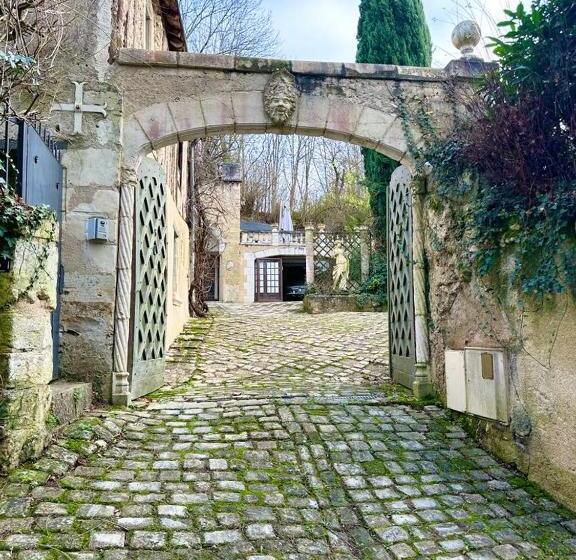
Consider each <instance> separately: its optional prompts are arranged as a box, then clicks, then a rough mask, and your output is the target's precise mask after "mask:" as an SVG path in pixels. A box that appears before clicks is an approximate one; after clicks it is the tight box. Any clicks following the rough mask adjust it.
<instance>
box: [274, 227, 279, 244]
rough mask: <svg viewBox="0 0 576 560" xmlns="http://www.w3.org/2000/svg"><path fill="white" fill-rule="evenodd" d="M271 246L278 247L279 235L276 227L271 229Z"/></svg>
mask: <svg viewBox="0 0 576 560" xmlns="http://www.w3.org/2000/svg"><path fill="white" fill-rule="evenodd" d="M272 245H274V246H276V245H280V233H279V231H278V227H277V226H274V227H273V228H272Z"/></svg>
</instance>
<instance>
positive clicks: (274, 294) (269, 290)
mask: <svg viewBox="0 0 576 560" xmlns="http://www.w3.org/2000/svg"><path fill="white" fill-rule="evenodd" d="M254 274H255V276H256V277H255V292H256V293H255V299H256V301H282V259H257V260H256V266H255V267H254Z"/></svg>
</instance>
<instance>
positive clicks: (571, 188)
mask: <svg viewBox="0 0 576 560" xmlns="http://www.w3.org/2000/svg"><path fill="white" fill-rule="evenodd" d="M506 13H507V15H508V17H509V20H508V21H505V22H503V23H502V24H500V25H501V26H502V27H504V28H507V29H509V32H508V33H506V34H505V35H504V36H503V37H502V38H500V39H497V40H494V46H495V51H496V53H497V54H498V55H499V57H500V60H499V67H498V69H497V70H496V71H494V72H493V73H491V74H489V75H487V76H486V77H484V78H483V79H481V80H480V81H479V83H478V84H477V91H476V92H475V93H476V95H474V96H470V97H469V98H468V99H464V100H462V99H459V100H458V102H460V103H463V105H464V108H465V110H466V111H465V114H466V115H467V117H466V118H465V119H462V118H460V117H459V113H458V111H457V110H456V109H454V111H453V118H454V127H453V131H452V133H451V134H450V135H449V137H448V138H439V136H438V135H437V134H436V131H435V127H434V125H433V123H432V122H431V120H430V118H429V114H430V111H429V109H428V107H427V101H426V99H409V100H407V99H406V98H405V95H404V94H403V92H402V91H401V89H400V88H399V87H398V89H397V92H396V99H397V105H398V113H399V116H400V118H401V120H402V123H403V127H404V134H405V136H406V139H407V144H408V148H409V150H410V151H411V153H412V155H413V157H414V159H415V160H416V161H417V162H418V166H419V168H420V171H422V170H423V167H424V166H425V165H428V166H429V165H430V164H431V169H432V173H433V177H434V181H433V183H434V187H433V192H432V193H431V195H432V198H433V204H434V206H435V207H436V208H437V209H438V210H445V209H449V210H451V214H452V216H454V218H455V220H456V226H457V228H459V230H460V234H461V235H460V236H459V239H458V244H459V248H460V252H461V256H462V259H461V263H462V266H469V267H470V269H471V270H472V269H474V270H476V271H477V272H478V273H479V274H480V275H481V276H487V275H489V274H497V273H498V274H499V275H500V278H499V280H500V281H501V280H504V283H505V284H506V285H507V286H510V287H512V288H515V289H517V290H518V292H519V293H520V294H523V295H524V296H533V297H536V298H542V297H544V296H546V295H549V294H559V293H564V292H569V293H571V294H572V295H573V296H574V297H576V230H575V224H576V116H575V112H574V106H575V105H576V64H575V63H574V60H575V58H576V32H575V29H576V26H575V25H574V23H575V22H576V4H574V3H566V2H562V1H560V0H549V1H548V2H540V1H536V2H535V3H534V5H533V10H532V12H530V13H527V12H526V11H525V9H524V8H523V7H522V5H520V6H519V7H518V8H517V9H516V10H515V11H507V12H506ZM446 88H447V92H452V91H453V89H452V88H451V87H450V85H449V84H447V86H446ZM447 98H449V99H451V100H452V103H453V105H454V106H456V104H455V103H454V99H452V94H451V95H448V93H447ZM415 131H418V134H419V136H421V141H420V142H419V144H418V145H417V143H416V142H415V139H414V135H415ZM502 276H504V278H502Z"/></svg>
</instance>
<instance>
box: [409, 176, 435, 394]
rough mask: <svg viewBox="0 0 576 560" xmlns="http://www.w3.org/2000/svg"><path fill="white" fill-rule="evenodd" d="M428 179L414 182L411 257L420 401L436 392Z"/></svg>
mask: <svg viewBox="0 0 576 560" xmlns="http://www.w3.org/2000/svg"><path fill="white" fill-rule="evenodd" d="M425 187H426V179H425V178H424V177H417V178H415V179H414V181H413V182H412V193H413V196H412V236H413V237H412V254H413V269H412V275H413V282H414V324H415V325H414V329H415V338H416V372H415V376H414V382H413V384H412V391H413V393H414V396H416V397H418V398H421V397H424V396H426V395H430V394H432V393H433V392H434V388H433V386H432V383H431V381H430V348H429V343H428V309H427V304H426V262H425V254H424V251H425V248H424V240H425V238H424V196H425V191H426V188H425Z"/></svg>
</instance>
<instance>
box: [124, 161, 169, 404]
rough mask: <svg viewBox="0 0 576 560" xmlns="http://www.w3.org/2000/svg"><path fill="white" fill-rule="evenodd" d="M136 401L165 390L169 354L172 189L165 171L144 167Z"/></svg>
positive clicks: (138, 214)
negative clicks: (168, 207) (168, 228)
mask: <svg viewBox="0 0 576 560" xmlns="http://www.w3.org/2000/svg"><path fill="white" fill-rule="evenodd" d="M134 215H135V225H134V274H133V279H134V280H133V283H134V289H133V292H132V293H133V294H134V313H133V323H132V329H131V332H132V368H131V371H132V378H131V382H130V392H131V395H132V398H136V397H139V396H141V395H145V394H146V393H150V392H151V391H154V390H155V389H157V388H158V387H160V386H162V384H163V381H164V366H165V353H166V300H167V246H166V245H167V239H166V185H165V176H164V172H163V171H162V168H161V167H160V166H158V165H157V164H156V163H155V162H153V161H151V160H144V162H143V163H142V165H141V166H140V172H139V177H138V186H137V188H136V196H135V213H134Z"/></svg>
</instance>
